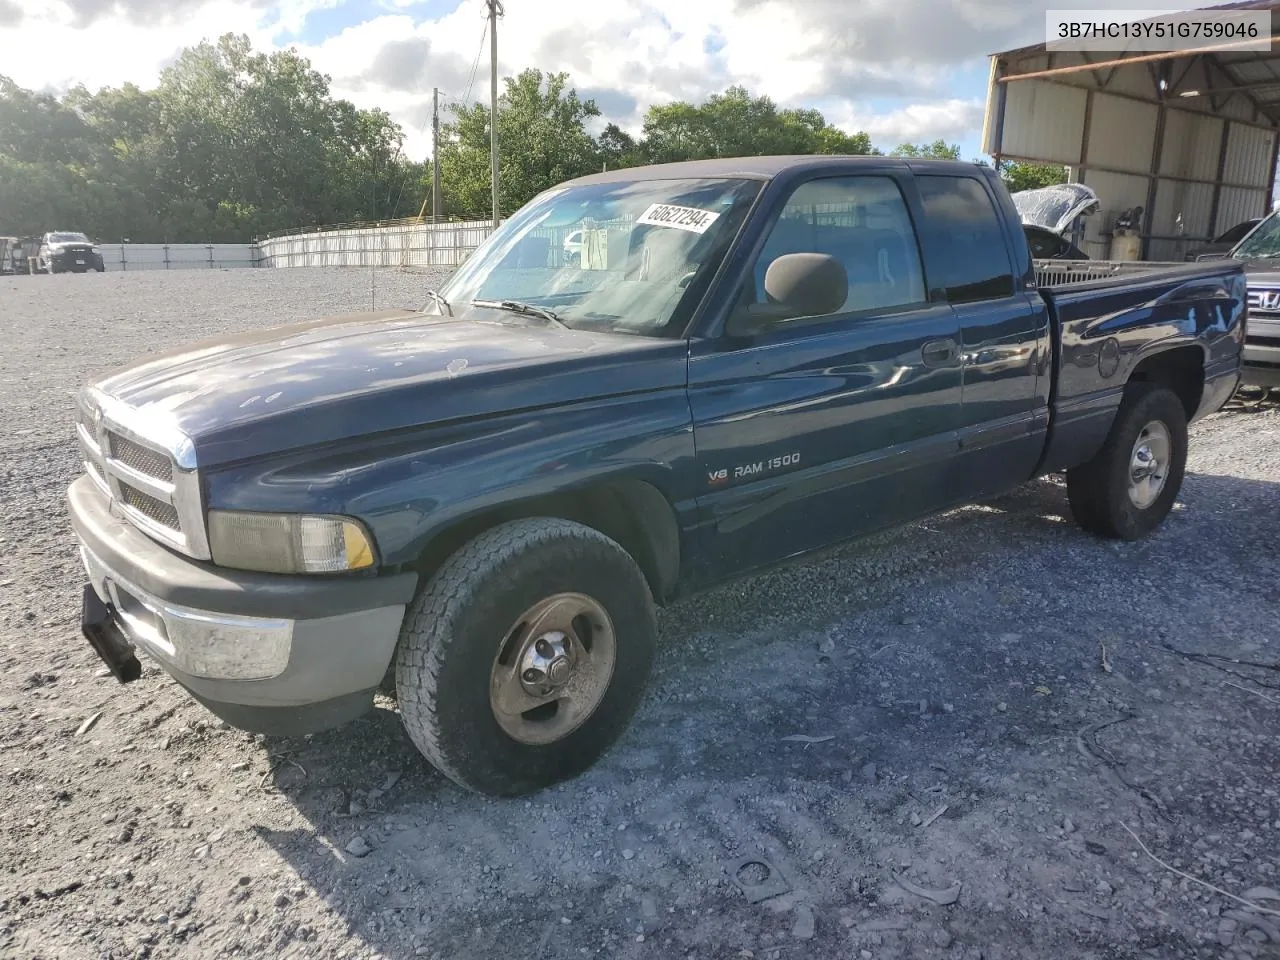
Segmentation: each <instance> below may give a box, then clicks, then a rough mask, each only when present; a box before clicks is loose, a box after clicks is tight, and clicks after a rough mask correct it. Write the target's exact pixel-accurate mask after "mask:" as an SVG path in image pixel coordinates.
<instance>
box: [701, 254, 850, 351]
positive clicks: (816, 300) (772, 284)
mask: <svg viewBox="0 0 1280 960" xmlns="http://www.w3.org/2000/svg"><path fill="white" fill-rule="evenodd" d="M764 295H765V298H766V302H764V303H753V304H750V305H749V306H747V307H746V309H745V310H741V311H739V312H737V313H735V314H734V315H732V316H731V317H730V318H729V320H728V322H727V323H726V324H725V330H726V332H728V333H729V334H730V335H732V336H752V335H754V334H756V333H759V332H760V331H762V330H764V329H767V328H768V327H769V326H771V325H773V324H775V323H779V322H784V321H787V320H793V319H796V318H797V317H821V316H826V315H827V314H829V313H835V312H836V311H837V310H839V309H840V308H841V307H843V306H844V304H845V301H846V300H847V299H848V298H849V275H848V274H847V273H846V272H845V269H844V264H842V263H841V262H840V261H839V260H837V259H836V258H835V257H833V256H831V255H830V254H826V253H786V254H783V255H782V256H780V257H778V258H777V259H776V260H774V261H773V262H772V263H771V264H769V268H768V269H767V270H766V271H765V274H764Z"/></svg>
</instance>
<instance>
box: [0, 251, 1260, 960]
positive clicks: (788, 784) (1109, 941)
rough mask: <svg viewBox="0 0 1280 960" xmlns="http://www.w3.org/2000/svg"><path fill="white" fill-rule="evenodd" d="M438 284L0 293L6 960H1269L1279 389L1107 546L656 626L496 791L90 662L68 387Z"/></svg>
mask: <svg viewBox="0 0 1280 960" xmlns="http://www.w3.org/2000/svg"><path fill="white" fill-rule="evenodd" d="M435 279H438V278H435ZM432 282H433V278H430V277H424V276H422V275H410V274H402V273H395V272H390V271H384V272H380V273H379V274H378V275H377V289H376V293H374V292H373V291H371V277H370V274H369V273H366V272H356V271H349V272H343V271H328V272H324V271H303V270H293V271H290V270H282V271H265V270H264V271H238V272H212V271H211V272H208V273H203V272H197V271H191V272H185V273H171V274H105V275H89V276H84V277H79V276H59V277H48V278H45V277H37V278H17V279H3V280H0V318H3V322H4V324H5V328H6V334H7V340H8V342H7V344H6V349H5V351H4V359H3V361H2V366H0V374H2V376H0V389H2V390H3V404H4V407H5V408H6V409H8V410H9V411H10V413H9V418H8V424H9V426H8V428H7V429H6V430H5V431H4V436H3V439H0V444H3V447H4V453H5V455H6V456H5V463H6V464H7V466H5V467H4V468H3V472H2V473H0V516H2V518H3V529H2V530H0V533H2V534H3V538H2V542H3V544H4V546H5V548H6V549H5V550H4V551H3V558H2V559H0V756H2V758H3V761H2V763H0V776H2V778H3V779H2V780H0V804H3V807H4V810H5V813H4V816H3V818H0V865H2V866H0V954H2V955H4V956H13V957H22V958H34V957H47V958H79V957H177V956H192V957H229V956H279V957H325V958H336V957H351V958H356V957H360V958H364V957H387V958H401V957H406V956H413V955H420V956H427V957H437V958H442V960H443V958H448V960H461V958H489V957H499V956H500V957H503V958H512V960H515V958H535V957H537V958H540V957H575V956H586V957H590V956H604V957H619V958H641V957H645V958H648V957H652V958H662V960H666V958H686V957H694V958H706V960H711V958H753V957H754V958H777V960H782V958H788V960H790V958H797V957H820V958H834V957H841V958H844V957H850V958H859V960H861V958H898V957H902V958H907V957H910V958H924V960H929V958H965V960H976V958H979V957H982V958H986V960H999V958H1011V960H1012V958H1019V960H1021V958H1027V957H1046V956H1053V957H1056V958H1063V960H1065V958H1086V957H1087V958H1098V960H1102V958H1130V957H1134V958H1136V957H1144V958H1145V957H1152V958H1182V957H1233V958H1234V957H1274V956H1278V955H1280V876H1277V868H1278V866H1280V863H1278V856H1280V798H1278V797H1277V790H1278V789H1280V779H1278V778H1277V774H1278V773H1280V730H1278V727H1277V721H1278V720H1280V636H1278V635H1277V614H1280V574H1277V565H1276V563H1275V561H1274V550H1275V546H1276V544H1277V542H1280V511H1278V510H1277V506H1280V487H1278V486H1277V483H1280V412H1278V411H1277V410H1276V409H1274V408H1263V409H1260V410H1255V411H1243V410H1230V411H1227V412H1224V413H1221V414H1219V415H1217V416H1215V417H1212V418H1210V419H1209V420H1208V421H1206V422H1204V423H1202V424H1200V425H1198V426H1197V427H1196V428H1194V430H1193V441H1192V457H1191V463H1190V466H1189V471H1188V476H1187V481H1186V485H1185V487H1184V491H1183V497H1182V499H1181V502H1180V504H1179V506H1178V508H1177V510H1176V512H1175V513H1174V514H1173V515H1172V516H1171V517H1170V519H1169V522H1168V523H1167V525H1166V526H1165V527H1164V528H1163V529H1162V531H1161V532H1160V533H1159V534H1158V535H1156V536H1155V537H1153V538H1152V539H1150V540H1148V541H1145V542H1143V543H1139V544H1130V545H1114V544H1108V543H1103V542H1099V541H1097V540H1094V539H1091V538H1089V537H1088V536H1085V535H1084V534H1082V533H1080V532H1079V531H1078V530H1077V529H1076V528H1075V526H1074V525H1073V524H1072V523H1071V522H1070V514H1069V511H1068V509H1067V505H1066V498H1065V494H1064V490H1063V488H1062V486H1061V485H1060V484H1059V483H1057V482H1055V481H1053V480H1046V481H1042V482H1039V483H1035V484H1031V485H1028V486H1026V487H1024V488H1022V489H1020V490H1018V491H1016V492H1015V493H1013V494H1011V495H1009V496H1007V497H1004V498H1001V499H999V500H996V501H993V502H991V503H988V504H986V505H983V506H981V507H972V508H967V509H964V510H959V511H955V512H952V513H950V514H947V515H944V516H940V517H936V518H933V519H930V520H928V521H926V522H923V523H918V524H915V525H913V526H911V527H909V528H906V529H903V530H901V531H897V532H895V533H893V534H891V535H887V536H882V537H878V538H876V539H874V540H871V541H869V542H866V543H863V544H861V545H859V546H857V547H856V548H848V549H844V550H841V551H838V552H836V553H834V554H832V555H830V556H828V557H825V558H823V559H821V560H817V561H813V562H809V563H806V564H803V565H799V566H795V567H792V568H789V569H787V570H784V571H781V572H777V573H774V574H772V575H769V576H763V577H757V578H755V579H752V580H750V581H746V582H743V583H741V584H738V585H735V586H732V587H729V588H726V589H722V590H719V591H716V592H713V593H709V594H706V595H704V596H701V597H699V598H696V599H694V600H691V601H687V602H684V603H681V604H679V605H677V606H675V607H673V608H671V609H668V610H666V611H665V612H664V613H663V615H662V618H661V633H662V636H661V647H660V658H659V663H658V666H657V670H656V676H655V677H654V680H653V683H652V687H651V693H650V695H649V697H648V699H647V701H646V702H645V705H644V706H643V708H642V710H641V713H640V715H639V717H638V719H637V721H636V723H635V725H634V726H633V728H632V730H631V731H630V733H629V734H628V735H627V736H626V738H625V739H624V741H623V742H622V743H621V744H620V745H619V747H618V748H617V749H616V750H614V751H613V752H612V753H611V754H610V755H609V756H608V757H606V758H605V760H604V761H603V762H602V763H601V764H600V765H598V766H597V767H596V768H594V769H593V770H592V771H590V772H589V773H588V774H587V775H585V776H583V777H581V778H580V779H578V780H575V781H573V782H571V783H568V784H565V785H563V786H562V787H559V788H557V789H554V790H552V791H549V792H547V793H544V794H541V795H538V796H535V797H532V798H529V799H525V800H518V801H494V800H487V799H483V798H477V797H475V796H472V795H469V794H465V793H463V792H461V791H460V790H458V789H456V788H455V787H454V786H452V785H451V784H450V783H449V782H447V781H446V780H444V778H442V777H440V776H439V775H437V774H435V773H434V772H433V771H432V770H431V769H430V768H429V767H428V766H427V765H426V764H425V763H424V762H422V761H421V760H420V759H419V758H418V756H417V755H416V754H415V753H414V751H413V749H412V748H411V746H410V745H409V743H408V741H407V740H406V739H405V737H404V736H403V734H402V733H401V730H400V724H399V719H398V718H397V717H396V715H395V712H394V704H393V703H391V702H389V701H387V702H381V703H380V704H379V706H380V709H378V710H377V711H375V712H374V713H373V714H371V715H369V716H367V717H366V718H364V719H362V720H360V721H357V722H356V723H355V724H353V725H351V726H349V727H348V728H346V729H343V730H340V731H336V732H333V733H327V734H323V735H318V736H315V737H309V738H300V739H294V740H274V739H264V738H262V737H255V736H251V735H248V734H245V733H242V732H239V731H236V730H230V729H226V728H225V727H223V726H222V725H220V724H219V723H218V722H217V721H216V720H215V719H214V718H213V717H212V716H211V715H210V714H208V713H207V712H205V711H204V710H203V708H201V707H200V706H198V705H197V704H195V703H194V702H193V701H191V700H190V699H189V698H188V697H187V696H186V695H185V694H184V693H182V692H181V691H180V689H179V688H177V687H176V686H175V685H174V684H173V683H171V682H167V681H166V680H165V678H164V677H163V674H161V673H159V671H158V670H157V669H156V668H154V667H150V666H149V667H148V668H147V670H146V673H145V675H144V679H143V680H142V681H141V682H139V683H136V684H132V685H130V686H128V687H122V686H119V685H117V684H116V683H115V681H113V680H111V679H110V678H109V677H104V676H103V671H102V669H101V668H100V664H99V663H98V662H97V661H96V660H95V658H94V656H93V654H92V653H91V651H90V650H89V647H88V645H87V644H86V643H85V642H84V641H83V640H82V639H81V638H80V637H79V633H78V615H79V600H78V598H79V588H80V584H81V582H82V576H81V571H80V569H79V563H78V560H77V558H76V555H75V551H74V548H73V542H72V537H71V532H70V527H69V524H68V522H67V520H66V519H65V514H64V508H63V490H64V489H65V487H66V485H67V484H68V483H70V482H71V480H72V479H74V477H75V476H76V475H77V463H76V456H75V452H74V447H73V444H72V442H71V440H70V437H71V432H72V428H71V394H72V391H73V390H74V389H75V388H76V386H77V385H78V384H79V383H80V382H81V381H82V380H83V379H85V378H87V377H90V376H94V375H96V374H98V373H101V372H103V371H105V370H107V369H109V368H110V367H112V366H114V365H116V364H119V363H123V362H127V361H129V360H131V359H134V358H136V357H138V356H139V355H142V354H145V353H147V352H150V351H155V350H158V349H161V348H165V347H168V346H171V345H174V344H177V343H179V342H182V341H189V340H192V339H195V338H198V337H204V336H207V335H210V334H216V333H220V332H230V331H234V330H240V329H245V328H248V327H252V326H257V325H260V324H265V323H273V322H279V321H286V320H291V319H300V318H304V317H310V316H315V315H318V314H323V313H336V312H341V311H346V310H351V309H362V308H365V307H366V306H368V305H369V304H371V303H372V302H373V301H374V298H375V296H376V302H377V304H378V306H395V305H401V304H404V305H414V304H417V303H419V302H420V301H421V300H422V299H423V298H422V291H423V290H424V289H425V288H426V287H427V286H429V285H430V283H432ZM371 294H372V295H371ZM806 738H807V739H806ZM1130 831H1132V833H1130ZM1140 842H1141V843H1145V844H1146V845H1147V847H1148V848H1149V850H1150V855H1148V853H1146V852H1144V851H1143V849H1142V847H1141V846H1140ZM1155 857H1158V858H1160V860H1162V861H1164V864H1166V865H1167V866H1162V865H1160V864H1158V863H1157V862H1156V861H1155V859H1154V858H1155ZM744 858H757V859H763V860H765V861H766V862H767V863H769V864H771V865H772V873H769V876H768V880H769V881H770V882H772V881H778V882H779V884H780V886H779V887H778V888H777V889H776V890H775V891H774V892H775V893H776V894H777V895H776V896H773V897H771V898H768V899H764V900H762V901H759V902H752V900H753V899H755V897H754V895H753V896H752V897H748V896H747V895H746V892H744V890H743V889H740V887H739V886H738V885H737V884H736V883H735V878H736V879H737V880H740V881H743V882H744V883H745V882H746V881H749V880H752V879H760V878H761V877H764V876H765V874H766V873H768V871H766V869H765V868H763V867H758V866H754V867H748V868H747V869H746V870H744V871H741V872H735V870H734V867H735V865H736V863H737V862H739V861H741V860H742V859H744ZM1191 876H1194V877H1195V878H1198V879H1199V880H1202V881H1204V883H1205V884H1212V885H1214V886H1215V887H1217V888H1219V890H1218V891H1214V890H1210V889H1208V888H1207V887H1206V886H1204V885H1202V884H1199V883H1196V882H1193V881H1192V880H1191V879H1190V877H1191ZM748 886H749V885H748ZM1256 888H1263V889H1261V890H1259V889H1256ZM749 890H750V892H752V893H753V894H754V892H755V891H754V888H750V887H749ZM766 892H767V891H766ZM1226 893H1229V894H1234V895H1236V896H1244V895H1246V894H1247V895H1248V896H1249V897H1253V898H1257V899H1255V900H1254V902H1255V903H1256V904H1258V905H1259V906H1261V907H1262V908H1263V910H1250V909H1249V908H1248V907H1247V906H1246V905H1245V904H1243V903H1241V902H1240V901H1238V900H1234V899H1231V898H1230V897H1228V896H1226V895H1224V894H1226ZM1267 898H1270V899H1267ZM1265 911H1270V912H1265Z"/></svg>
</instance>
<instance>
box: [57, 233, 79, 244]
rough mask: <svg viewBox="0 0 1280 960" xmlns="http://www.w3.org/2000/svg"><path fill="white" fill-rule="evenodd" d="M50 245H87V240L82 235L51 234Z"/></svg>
mask: <svg viewBox="0 0 1280 960" xmlns="http://www.w3.org/2000/svg"><path fill="white" fill-rule="evenodd" d="M49 242H50V243H88V242H89V238H88V237H86V236H85V235H84V234H83V233H51V234H49Z"/></svg>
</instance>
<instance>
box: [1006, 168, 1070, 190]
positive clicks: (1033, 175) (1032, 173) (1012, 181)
mask: <svg viewBox="0 0 1280 960" xmlns="http://www.w3.org/2000/svg"><path fill="white" fill-rule="evenodd" d="M1000 176H1002V177H1004V181H1005V184H1006V185H1007V186H1008V187H1009V192H1010V193H1015V192H1017V191H1019V190H1034V189H1036V188H1037V187H1048V186H1052V185H1053V184H1055V183H1066V182H1067V168H1066V167H1060V166H1057V165H1055V164H1049V163H1018V162H1016V161H1013V160H1005V161H1003V162H1002V163H1001V164H1000Z"/></svg>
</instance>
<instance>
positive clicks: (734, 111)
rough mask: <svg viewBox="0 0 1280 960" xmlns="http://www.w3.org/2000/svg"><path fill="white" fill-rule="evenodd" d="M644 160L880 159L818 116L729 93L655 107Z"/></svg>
mask: <svg viewBox="0 0 1280 960" xmlns="http://www.w3.org/2000/svg"><path fill="white" fill-rule="evenodd" d="M642 148H643V152H644V154H645V155H646V156H647V157H648V159H649V160H650V161H651V162H654V163H665V162H670V161H676V160H700V159H708V158H711V157H741V156H762V155H766V154H813V153H826V154H836V153H839V154H870V153H875V152H876V151H875V149H874V148H873V147H872V146H871V138H870V137H869V136H867V134H865V133H854V134H847V133H845V132H844V131H842V130H840V129H838V128H836V127H832V126H830V125H828V124H827V122H826V119H825V118H824V117H823V116H822V114H821V113H819V112H818V111H817V110H810V109H787V110H779V109H778V107H777V105H776V104H775V103H774V102H773V100H771V99H770V98H768V97H764V96H761V97H753V96H752V95H751V94H750V93H749V92H748V91H747V90H746V88H744V87H741V86H733V87H729V88H728V89H727V90H725V91H724V93H717V94H712V95H711V96H710V97H708V98H707V99H706V100H705V101H704V102H703V103H701V104H698V105H694V104H691V103H686V102H684V101H677V102H675V103H670V104H664V105H662V106H657V107H651V108H650V109H649V111H648V112H647V113H646V114H645V118H644V139H643V142H642Z"/></svg>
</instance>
